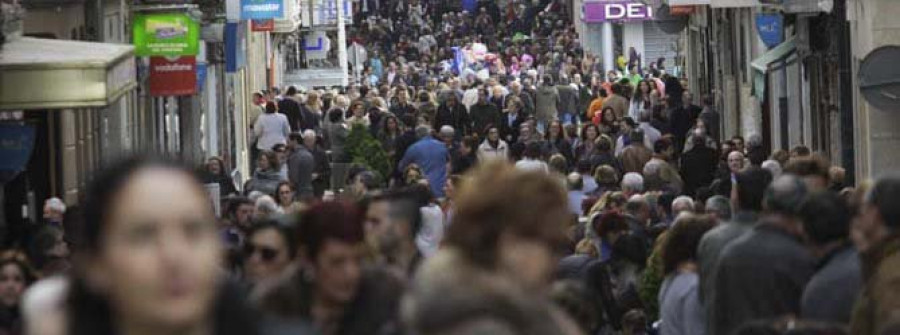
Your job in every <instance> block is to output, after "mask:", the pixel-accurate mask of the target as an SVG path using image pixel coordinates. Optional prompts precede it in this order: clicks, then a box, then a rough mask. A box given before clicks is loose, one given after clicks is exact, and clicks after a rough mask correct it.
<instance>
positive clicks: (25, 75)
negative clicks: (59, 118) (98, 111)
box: [0, 37, 137, 110]
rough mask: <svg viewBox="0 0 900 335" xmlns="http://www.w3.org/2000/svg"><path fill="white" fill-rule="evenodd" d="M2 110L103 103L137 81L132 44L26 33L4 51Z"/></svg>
mask: <svg viewBox="0 0 900 335" xmlns="http://www.w3.org/2000/svg"><path fill="white" fill-rule="evenodd" d="M0 73H2V75H0V110H4V109H7V110H8V109H58V108H85V107H102V106H106V105H108V104H110V103H111V102H113V101H115V100H116V99H118V98H119V97H120V96H122V94H124V93H125V92H127V91H129V90H131V89H133V88H134V87H135V86H136V85H137V82H136V79H135V63H134V47H132V46H130V45H123V44H109V43H94V42H80V41H65V40H53V39H41V38H29V37H23V38H18V39H15V40H13V41H11V42H9V43H7V44H4V45H3V49H0Z"/></svg>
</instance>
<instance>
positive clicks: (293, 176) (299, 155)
mask: <svg viewBox="0 0 900 335" xmlns="http://www.w3.org/2000/svg"><path fill="white" fill-rule="evenodd" d="M288 138H289V140H288V149H289V150H290V151H291V155H290V156H289V157H288V161H287V166H288V180H290V182H291V186H293V187H294V189H295V190H297V198H298V199H306V198H310V197H312V196H313V185H312V181H313V171H314V170H315V165H316V162H315V158H314V157H313V155H312V153H311V152H310V151H309V149H307V148H306V146H304V145H303V136H302V135H300V134H299V133H291V135H290V136H289V137H288Z"/></svg>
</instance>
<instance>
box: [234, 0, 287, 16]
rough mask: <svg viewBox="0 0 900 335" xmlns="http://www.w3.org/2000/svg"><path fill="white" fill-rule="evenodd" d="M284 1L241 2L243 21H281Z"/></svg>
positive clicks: (251, 0)
mask: <svg viewBox="0 0 900 335" xmlns="http://www.w3.org/2000/svg"><path fill="white" fill-rule="evenodd" d="M283 17H284V0H241V20H265V19H280V18H283Z"/></svg>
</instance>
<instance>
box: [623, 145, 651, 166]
mask: <svg viewBox="0 0 900 335" xmlns="http://www.w3.org/2000/svg"><path fill="white" fill-rule="evenodd" d="M651 158H653V152H652V151H650V149H647V148H646V147H645V146H643V145H640V144H633V145H629V146H628V147H626V148H625V149H624V150H622V156H621V157H620V159H621V160H622V169H623V170H624V171H622V172H624V173H629V172H637V173H643V172H644V165H646V164H647V162H649V161H650V159H651Z"/></svg>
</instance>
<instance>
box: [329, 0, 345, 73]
mask: <svg viewBox="0 0 900 335" xmlns="http://www.w3.org/2000/svg"><path fill="white" fill-rule="evenodd" d="M330 1H334V2H335V4H337V25H338V62H340V64H339V65H340V68H341V73H343V74H342V75H341V86H344V87H346V86H347V85H348V82H347V76H348V72H349V69H348V68H347V31H346V29H345V28H346V27H344V1H345V0H330Z"/></svg>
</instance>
